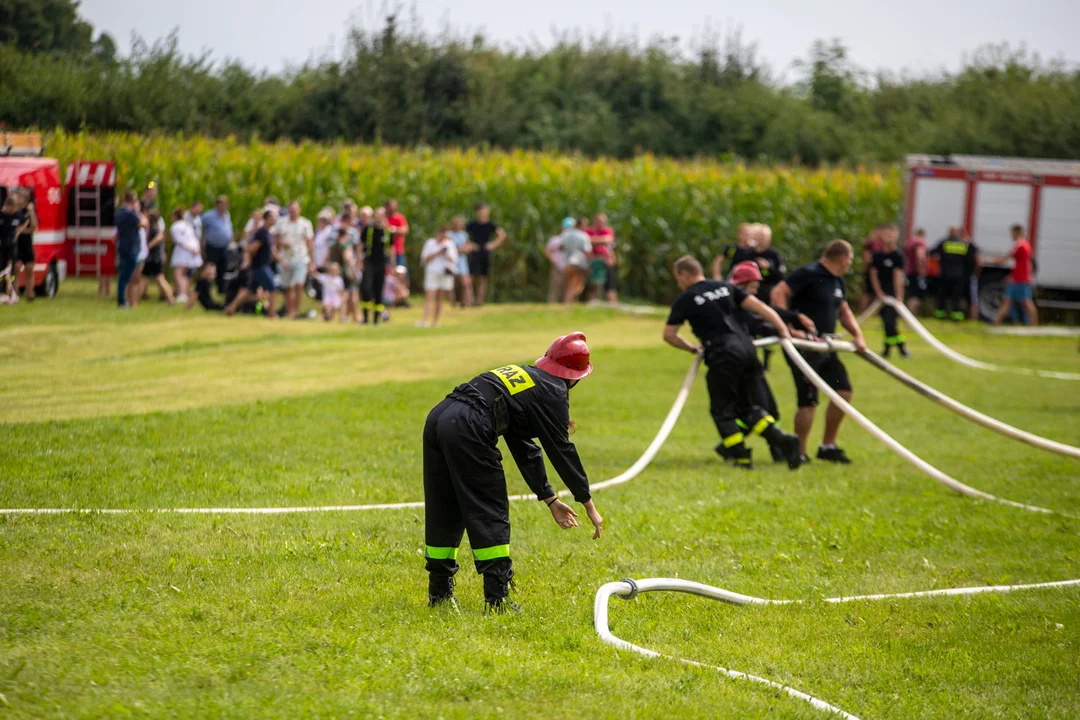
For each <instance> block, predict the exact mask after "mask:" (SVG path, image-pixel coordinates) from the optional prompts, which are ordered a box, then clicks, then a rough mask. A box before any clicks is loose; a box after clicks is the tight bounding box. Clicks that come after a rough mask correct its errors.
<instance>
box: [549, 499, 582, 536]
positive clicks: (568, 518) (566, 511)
mask: <svg viewBox="0 0 1080 720" xmlns="http://www.w3.org/2000/svg"><path fill="white" fill-rule="evenodd" d="M549 508H550V510H551V517H553V518H555V522H557V523H558V524H559V527H561V528H562V529H563V530H569V529H570V528H572V527H577V526H578V522H577V516H578V515H577V513H576V512H574V508H572V507H570V506H569V505H567V504H566V503H564V502H563V501H562V500H559V499H558V498H556V499H555V502H553V503H551V505H550V506H549Z"/></svg>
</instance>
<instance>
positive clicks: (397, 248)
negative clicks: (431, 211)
mask: <svg viewBox="0 0 1080 720" xmlns="http://www.w3.org/2000/svg"><path fill="white" fill-rule="evenodd" d="M386 225H387V227H389V228H390V236H391V237H392V238H393V239H394V256H395V257H394V264H395V265H397V266H399V267H405V236H406V235H408V234H409V221H408V220H406V219H405V216H404V215H403V214H402V213H400V212H399V211H398V204H397V200H393V199H391V200H387V201H386Z"/></svg>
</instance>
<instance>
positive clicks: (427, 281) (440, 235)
mask: <svg viewBox="0 0 1080 720" xmlns="http://www.w3.org/2000/svg"><path fill="white" fill-rule="evenodd" d="M420 262H422V263H423V265H424V319H423V320H421V321H420V322H419V323H417V324H418V325H419V326H420V327H438V326H439V317H440V316H441V315H442V305H443V297H444V296H445V297H449V296H450V293H452V292H453V291H454V278H455V276H456V275H457V269H458V251H457V246H456V245H455V244H454V241H453V240H452V239H451V238H450V229H449V228H448V227H447V226H445V225H443V226H442V227H441V228H439V231H438V232H437V233H435V237H433V238H429V239H428V241H427V242H425V243H424V248H423V250H421V251H420Z"/></svg>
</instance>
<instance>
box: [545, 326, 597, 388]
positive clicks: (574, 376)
mask: <svg viewBox="0 0 1080 720" xmlns="http://www.w3.org/2000/svg"><path fill="white" fill-rule="evenodd" d="M536 367H538V368H540V369H541V370H543V371H544V372H546V373H550V374H552V375H554V376H555V377H559V378H562V379H563V380H581V379H582V378H584V377H587V376H588V374H589V373H591V372H592V363H591V362H589V346H588V345H586V344H585V333H583V332H572V333H570V334H569V335H563V336H562V337H559V338H555V342H553V343H551V347H549V348H548V349H547V352H546V353H544V357H542V358H540V359H539V360H537V361H536Z"/></svg>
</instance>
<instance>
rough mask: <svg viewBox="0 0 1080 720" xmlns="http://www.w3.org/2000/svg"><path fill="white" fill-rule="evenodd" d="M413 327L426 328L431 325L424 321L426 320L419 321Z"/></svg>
mask: <svg viewBox="0 0 1080 720" xmlns="http://www.w3.org/2000/svg"><path fill="white" fill-rule="evenodd" d="M413 327H422V328H426V327H430V325H428V324H427V322H426V321H424V320H417V321H416V322H414V323H413Z"/></svg>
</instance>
